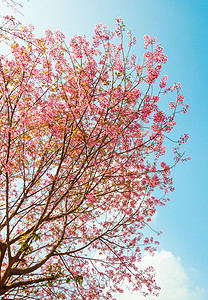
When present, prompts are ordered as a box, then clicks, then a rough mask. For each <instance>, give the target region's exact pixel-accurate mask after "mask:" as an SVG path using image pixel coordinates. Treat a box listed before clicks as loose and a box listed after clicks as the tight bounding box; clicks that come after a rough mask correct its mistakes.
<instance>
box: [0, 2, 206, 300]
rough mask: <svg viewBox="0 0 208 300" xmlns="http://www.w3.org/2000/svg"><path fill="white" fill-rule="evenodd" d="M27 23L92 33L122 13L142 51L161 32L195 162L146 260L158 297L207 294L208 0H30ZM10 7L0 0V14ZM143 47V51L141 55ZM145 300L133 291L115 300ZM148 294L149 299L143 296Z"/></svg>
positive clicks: (192, 299)
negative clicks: (182, 99) (156, 249)
mask: <svg viewBox="0 0 208 300" xmlns="http://www.w3.org/2000/svg"><path fill="white" fill-rule="evenodd" d="M22 2H23V4H24V6H23V10H22V12H23V16H21V15H18V16H17V17H18V18H19V19H21V21H22V23H23V24H25V25H26V24H29V23H32V24H33V25H35V31H36V33H37V34H38V35H43V34H44V31H45V30H46V29H48V28H50V29H52V30H61V31H62V32H63V33H64V34H65V35H66V37H67V38H68V39H70V37H72V36H73V35H74V34H83V35H84V34H85V35H86V36H87V37H88V38H90V37H91V35H92V34H93V29H94V26H95V24H96V23H103V24H107V25H108V26H109V28H110V29H113V28H114V21H115V18H116V17H117V16H121V17H122V19H123V21H124V23H125V24H126V28H130V29H131V30H132V31H133V33H134V35H135V36H136V37H137V41H138V46H136V47H135V52H136V51H140V50H138V49H141V45H142V43H143V36H144V34H149V35H150V36H156V37H157V38H158V41H159V42H160V43H161V44H162V46H163V47H164V49H165V53H166V54H167V55H168V62H167V64H166V66H165V68H164V71H163V72H164V74H168V83H169V85H171V84H172V83H174V82H175V81H179V82H180V83H181V84H182V93H183V94H184V95H185V98H186V102H187V103H188V104H189V105H190V112H189V113H188V114H186V115H185V116H184V117H183V118H179V120H178V128H179V130H180V131H181V132H182V133H183V132H185V133H189V135H190V139H189V142H188V143H187V144H186V146H185V151H186V154H187V156H191V157H192V160H191V161H190V162H188V163H185V164H181V165H178V167H177V168H176V169H174V172H173V176H174V185H175V187H176V190H175V192H174V193H172V194H171V195H170V197H171V202H170V203H168V204H167V206H166V207H165V208H161V209H159V211H158V213H157V215H156V217H155V220H154V222H153V226H154V228H155V229H156V230H161V231H163V235H162V236H161V237H160V246H159V253H158V254H157V255H156V256H155V258H154V259H152V258H149V260H148V258H145V259H144V261H143V263H144V264H148V263H150V264H151V263H152V264H153V265H155V267H156V270H158V271H157V273H158V281H160V284H161V286H162V290H163V292H162V293H161V296H160V297H159V299H160V300H163V299H167V300H171V299H172V300H206V299H208V287H207V282H208V275H207V274H208V272H207V269H208V259H207V253H208V221H207V219H208V218H207V213H208V197H207V170H208V159H207V157H208V155H207V148H208V142H207V140H208V134H207V132H208V126H207V116H208V109H207V108H208V105H207V103H208V97H207V82H208V59H207V48H208V37H207V31H208V1H207V0H174V1H172V0H157V1H155V0H128V1H127V0H105V1H100V0H87V1H86V0H79V1H72V0H59V1H57V0H41V1H40V0H30V2H27V1H22ZM6 11H8V9H7V8H6V6H5V5H3V4H2V3H0V13H1V14H4V13H5V12H6ZM139 55H142V53H140V54H139V53H138V56H139ZM129 297H131V299H132V300H135V299H138V300H142V299H143V297H142V296H140V295H138V294H133V295H131V296H130V294H129V293H128V292H126V293H124V294H123V295H122V296H118V297H117V298H118V299H121V300H125V299H128V298H129ZM146 299H151V300H152V298H146Z"/></svg>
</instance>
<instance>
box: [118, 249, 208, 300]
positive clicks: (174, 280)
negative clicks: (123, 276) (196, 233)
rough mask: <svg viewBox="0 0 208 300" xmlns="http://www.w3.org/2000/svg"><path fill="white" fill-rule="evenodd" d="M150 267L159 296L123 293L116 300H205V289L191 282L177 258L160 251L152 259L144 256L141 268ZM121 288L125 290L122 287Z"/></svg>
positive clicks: (169, 253) (167, 252)
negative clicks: (153, 270)
mask: <svg viewBox="0 0 208 300" xmlns="http://www.w3.org/2000/svg"><path fill="white" fill-rule="evenodd" d="M150 265H151V266H153V267H154V268H155V271H156V280H157V283H158V285H159V286H160V287H161V291H160V296H159V297H154V296H148V297H143V296H142V295H141V294H140V293H130V292H129V291H125V292H124V293H123V294H119V295H118V294H116V298H117V299H118V300H127V299H129V300H157V299H158V300H205V297H206V291H205V289H203V288H200V287H198V286H196V285H194V284H193V283H192V282H191V279H190V278H189V276H188V274H187V272H186V270H185V269H184V268H183V266H182V264H181V260H180V258H179V257H175V256H174V255H173V254H172V253H171V252H169V251H166V250H162V251H161V252H157V253H156V254H155V256H153V257H152V256H150V255H146V256H145V257H144V258H143V259H142V262H141V268H144V267H146V266H150ZM122 288H123V289H124V290H125V288H124V287H122ZM206 299H207V298H206Z"/></svg>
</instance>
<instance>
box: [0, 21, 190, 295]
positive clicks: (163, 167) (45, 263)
mask: <svg viewBox="0 0 208 300" xmlns="http://www.w3.org/2000/svg"><path fill="white" fill-rule="evenodd" d="M0 41H1V43H3V42H6V43H7V47H8V46H9V47H10V50H9V52H8V55H2V54H1V55H0V109H1V115H0V163H1V167H0V226H1V235H0V251H1V255H0V266H1V269H0V275H1V277H0V295H3V298H2V299H16V300H17V299H34V297H35V298H36V299H46V300H52V299H113V292H115V291H119V292H122V285H121V284H122V282H123V281H124V280H127V282H128V283H129V284H128V285H129V288H131V289H132V290H138V291H140V292H143V293H144V295H147V294H149V293H150V294H151V293H153V294H157V293H158V290H159V287H158V286H157V284H156V282H155V279H154V270H153V269H152V268H151V267H149V268H147V269H146V270H140V268H139V262H140V261H141V258H142V256H143V253H144V250H145V251H149V252H150V253H152V252H154V251H155V246H156V245H157V244H158V242H157V241H155V240H154V239H153V237H146V236H144V235H143V234H142V230H143V228H144V227H145V226H147V225H148V222H150V221H151V218H152V217H153V215H154V214H155V212H156V209H157V206H158V205H164V204H165V202H166V200H167V199H166V194H167V192H168V191H172V190H173V186H172V178H171V167H172V166H173V165H175V163H177V162H179V161H180V160H185V159H184V158H182V154H181V153H180V148H179V147H180V145H181V144H183V143H184V142H186V141H187V139H188V135H187V134H185V135H183V136H181V137H179V138H178V141H174V142H175V143H176V144H177V145H174V147H175V148H174V157H173V158H174V159H173V164H172V165H168V164H167V162H165V161H164V160H165V158H163V157H164V155H165V154H166V151H168V149H169V147H168V145H170V140H171V139H170V138H169V137H171V135H170V134H171V131H172V130H173V128H174V127H175V125H176V121H175V116H176V115H177V113H179V112H187V110H188V106H187V105H184V96H183V95H182V94H181V92H180V90H181V86H180V84H179V83H175V84H174V85H173V87H166V85H167V76H166V75H165V76H163V77H162V78H161V79H160V78H159V77H160V74H161V72H162V67H163V65H164V64H165V63H166V61H167V56H166V55H165V54H164V53H163V48H162V47H161V45H160V44H158V43H157V40H156V38H155V37H153V38H150V37H149V36H148V35H146V36H145V37H144V43H145V50H144V51H145V52H144V55H143V56H141V60H139V59H138V58H137V55H136V54H132V53H131V51H132V47H133V46H134V45H135V43H136V39H135V37H133V36H132V33H131V31H128V32H127V34H126V33H125V26H124V24H123V22H122V20H121V19H120V18H117V19H116V29H115V32H110V31H109V30H108V28H107V26H106V25H102V24H98V25H96V27H95V31H94V35H93V37H92V43H90V42H89V41H87V40H86V38H85V37H83V36H74V37H73V38H72V39H71V41H70V43H68V42H66V40H65V36H64V35H63V34H62V33H61V32H59V31H58V32H54V33H53V32H51V31H50V30H47V31H46V35H45V36H44V37H41V38H36V37H35V36H34V33H33V28H32V26H31V27H21V28H19V27H18V26H17V25H16V24H15V20H14V19H10V18H6V19H5V24H4V25H2V27H1V28H0ZM126 41H127V42H126ZM142 60H143V63H141V61H142ZM153 87H154V89H153ZM168 93H171V97H170V103H169V105H168V103H166V105H165V104H164V102H163V105H162V107H163V110H162V109H161V105H160V102H161V101H160V98H161V97H164V99H163V101H167V100H165V99H167V97H168V96H167V95H166V96H163V94H168ZM174 94H175V100H174V99H173V97H174ZM167 138H168V143H167V147H166V145H165V142H166V141H167ZM155 190H157V195H158V194H159V191H160V192H161V193H162V197H161V195H160V196H159V197H158V198H157V197H156V196H155V194H154V191H155ZM158 234H159V233H158Z"/></svg>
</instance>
